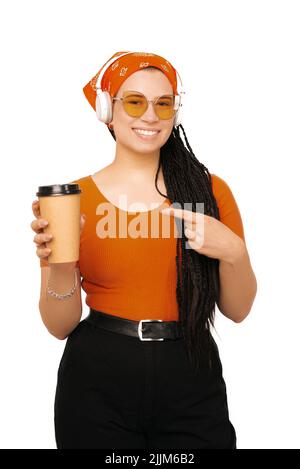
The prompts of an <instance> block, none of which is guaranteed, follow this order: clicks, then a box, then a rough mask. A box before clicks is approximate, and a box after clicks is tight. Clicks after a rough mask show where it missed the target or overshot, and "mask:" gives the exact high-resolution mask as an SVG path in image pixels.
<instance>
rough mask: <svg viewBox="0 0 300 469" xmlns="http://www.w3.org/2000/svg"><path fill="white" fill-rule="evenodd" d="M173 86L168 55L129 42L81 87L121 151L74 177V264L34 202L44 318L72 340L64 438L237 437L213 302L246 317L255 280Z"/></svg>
mask: <svg viewBox="0 0 300 469" xmlns="http://www.w3.org/2000/svg"><path fill="white" fill-rule="evenodd" d="M180 81H181V80H180ZM177 85H178V80H177V72H176V70H175V68H174V67H173V66H172V65H171V64H170V63H169V62H168V61H167V60H165V59H164V58H163V57H161V56H158V55H156V54H151V53H144V52H126V51H125V52H118V53H116V54H114V55H113V56H112V57H111V59H109V61H108V62H106V64H104V66H103V67H102V68H101V69H100V70H99V72H98V73H97V74H96V75H95V76H94V77H93V78H92V79H91V80H90V81H89V83H88V84H87V85H86V86H85V87H84V93H85V96H86V97H87V99H88V101H89V103H90V104H91V105H92V107H93V109H94V110H95V111H96V114H97V117H98V119H99V120H100V121H102V122H104V123H106V125H107V126H108V128H109V131H110V133H111V135H112V136H113V138H114V139H115V141H116V151H115V158H114V160H113V162H112V163H111V164H109V165H108V166H106V167H104V168H102V169H101V170H100V171H98V172H96V173H94V174H92V175H88V176H85V177H82V178H80V179H78V180H75V181H72V183H77V184H79V185H80V188H81V190H82V193H81V213H82V218H81V236H80V259H79V261H78V262H76V263H64V264H51V240H49V238H48V237H47V236H46V235H45V234H44V233H43V226H44V225H43V222H47V221H46V220H42V218H41V215H40V211H39V203H38V201H35V203H34V204H33V213H34V215H35V217H36V219H35V220H34V221H33V222H32V224H31V227H32V229H33V230H34V231H35V232H36V235H35V237H34V242H35V243H36V244H37V251H36V253H37V255H38V257H39V258H40V264H41V297H40V303H39V308H40V312H41V316H42V319H43V321H44V323H45V326H46V327H47V329H48V330H49V332H50V333H51V334H53V335H54V336H55V337H57V338H59V339H65V338H66V337H68V339H67V342H66V346H65V350H64V353H63V356H62V359H61V362H60V366H59V370H58V382H57V390H56V398H55V431H56V442H57V447H58V448H60V449H62V448H148V449H150V448H151V449H159V448H183V449H188V448H231V449H234V448H236V433H235V429H234V427H233V425H232V423H231V422H230V419H229V412H228V406H227V395H226V385H225V382H224V379H223V376H222V364H221V361H220V357H219V352H218V348H217V345H216V343H215V341H214V340H213V337H212V334H211V331H210V328H211V326H213V322H214V313H215V305H217V306H218V308H219V310H220V311H221V313H223V314H224V315H225V316H227V317H228V318H229V319H231V320H232V321H234V322H240V321H242V320H243V319H244V318H245V317H246V316H247V315H248V313H249V312H250V310H251V307H252V304H253V301H254V298H255V295H256V288H257V286H256V278H255V275H254V273H253V270H252V267H251V263H250V258H249V254H248V251H247V248H246V244H245V237H244V230H243V224H242V220H241V216H240V212H239V209H238V206H237V203H236V201H235V199H234V196H233V194H232V191H231V190H230V188H229V186H228V184H227V183H226V182H225V181H224V180H223V179H222V178H220V177H218V176H216V175H213V174H210V173H209V171H208V169H207V168H206V167H205V166H204V165H203V164H202V163H200V162H199V161H198V159H197V158H196V157H195V155H194V153H193V151H192V149H191V147H190V145H189V143H188V141H187V138H186V135H185V132H184V129H183V127H182V125H181V124H180V117H179V111H180V104H181V101H180V96H181V95H180V93H178V91H177ZM180 129H181V130H182V132H183V134H184V138H185V143H186V146H185V145H184V143H183V141H182V139H181V136H180ZM124 200H125V203H124ZM126 202H127V203H126ZM137 203H139V205H138V207H137V205H136V204H137ZM171 205H172V207H171ZM166 207H169V208H170V210H169V212H167V211H165V212H164V210H163V209H164V208H166ZM49 228H50V227H49ZM46 243H47V246H48V247H47V246H46ZM49 255H50V257H49ZM48 261H49V262H48ZM80 286H82V288H83V290H84V291H85V292H86V304H87V305H88V306H89V309H90V310H89V315H88V316H87V317H86V318H85V319H84V320H81V315H82V301H81V289H80ZM51 292H52V293H51ZM53 292H54V293H53ZM68 293H69V295H68Z"/></svg>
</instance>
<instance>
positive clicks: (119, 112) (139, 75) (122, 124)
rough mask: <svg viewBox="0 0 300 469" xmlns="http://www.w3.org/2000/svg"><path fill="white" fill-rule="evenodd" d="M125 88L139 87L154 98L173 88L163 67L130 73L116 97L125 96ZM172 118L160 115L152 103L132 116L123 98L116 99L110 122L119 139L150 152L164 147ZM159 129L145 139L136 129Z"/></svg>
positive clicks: (118, 140)
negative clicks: (126, 109) (124, 106)
mask: <svg viewBox="0 0 300 469" xmlns="http://www.w3.org/2000/svg"><path fill="white" fill-rule="evenodd" d="M124 91H139V92H140V93H143V94H144V95H145V97H146V98H147V99H154V98H156V97H158V96H162V95H166V94H168V95H170V94H171V95H173V94H174V93H173V88H172V85H171V83H170V82H169V80H168V78H167V77H166V75H165V74H164V73H163V72H161V71H160V70H149V71H146V70H139V71H137V72H135V73H133V74H132V75H130V76H129V77H128V78H127V79H126V80H125V81H124V82H123V83H122V85H121V86H120V88H119V90H118V92H117V94H116V97H122V95H123V92H124ZM174 118H175V116H173V117H172V118H171V119H166V120H164V119H160V118H159V117H158V116H157V115H156V112H155V110H154V107H153V104H152V103H149V105H148V108H147V110H146V111H145V113H144V114H143V115H142V116H141V117H131V116H129V115H128V114H127V113H126V111H125V110H124V108H123V105H122V101H113V120H112V121H111V125H112V126H113V130H114V133H115V137H116V141H117V143H119V144H121V145H123V146H126V147H127V148H130V149H131V150H133V151H135V152H140V153H148V152H149V153H150V152H153V151H155V150H158V149H159V148H161V147H162V146H163V145H164V144H165V143H166V141H167V140H168V138H169V136H170V134H171V133H172V129H173V125H174ZM134 128H137V129H149V130H158V131H159V132H158V134H156V135H154V136H153V137H151V138H149V139H147V140H146V139H143V138H142V137H143V136H140V135H139V134H138V133H136V132H135V131H134V130H133V129H134Z"/></svg>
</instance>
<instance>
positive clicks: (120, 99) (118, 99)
mask: <svg viewBox="0 0 300 469" xmlns="http://www.w3.org/2000/svg"><path fill="white" fill-rule="evenodd" d="M125 93H126V96H124V94H125ZM132 94H133V95H134V94H135V95H138V96H142V97H144V98H145V100H146V101H147V107H146V109H145V111H144V112H143V114H141V115H140V116H138V117H141V116H142V115H144V114H145V112H146V111H147V109H148V107H149V103H153V107H154V111H155V114H156V115H157V117H158V118H159V119H161V117H160V116H159V115H158V114H157V112H156V108H155V104H156V102H157V101H158V100H159V99H160V98H163V97H165V96H167V97H172V98H173V99H174V107H173V111H174V112H173V115H172V116H171V117H168V119H162V120H169V119H172V118H173V117H174V115H175V112H176V111H177V109H178V107H176V104H175V95H174V94H162V95H161V96H157V97H156V98H154V99H147V98H146V96H145V95H144V94H143V93H141V92H140V91H130V90H128V91H124V92H123V96H122V97H119V98H116V97H114V98H112V101H122V104H123V100H124V99H125V98H128V96H130V95H132ZM123 108H124V110H125V112H126V113H127V114H128V112H127V111H126V109H125V107H124V105H123ZM128 115H129V116H130V114H128ZM130 117H136V116H130Z"/></svg>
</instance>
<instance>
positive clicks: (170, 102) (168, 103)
mask: <svg viewBox="0 0 300 469" xmlns="http://www.w3.org/2000/svg"><path fill="white" fill-rule="evenodd" d="M155 109H156V113H157V115H158V117H159V118H160V119H171V117H172V116H173V115H174V97H173V96H161V97H160V98H159V99H158V100H157V102H156V104H155Z"/></svg>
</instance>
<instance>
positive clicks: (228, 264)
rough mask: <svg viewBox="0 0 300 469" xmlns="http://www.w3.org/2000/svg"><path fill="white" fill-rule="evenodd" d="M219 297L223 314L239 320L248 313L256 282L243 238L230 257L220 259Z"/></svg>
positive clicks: (253, 297)
mask: <svg viewBox="0 0 300 469" xmlns="http://www.w3.org/2000/svg"><path fill="white" fill-rule="evenodd" d="M219 274H220V285H221V291H220V299H219V302H218V303H217V305H218V308H219V310H220V311H221V313H223V314H224V316H226V317H228V318H229V319H231V320H232V321H234V322H241V321H243V319H245V318H246V316H247V315H248V314H249V313H250V311H251V307H252V304H253V302H254V299H255V296H256V292H257V282H256V277H255V274H254V272H253V270H252V266H251V262H250V257H249V254H248V251H247V247H246V244H245V243H244V241H243V240H241V243H240V245H239V247H237V249H236V250H234V251H233V253H232V258H231V259H228V260H226V261H224V260H220V263H219Z"/></svg>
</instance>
